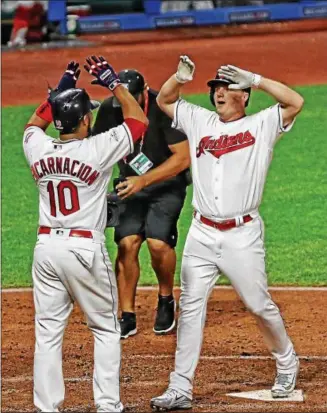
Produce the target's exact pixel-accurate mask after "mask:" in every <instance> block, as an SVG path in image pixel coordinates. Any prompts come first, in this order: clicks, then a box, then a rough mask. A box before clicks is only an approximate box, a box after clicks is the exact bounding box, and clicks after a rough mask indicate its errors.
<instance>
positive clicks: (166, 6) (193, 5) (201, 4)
mask: <svg viewBox="0 0 327 413" xmlns="http://www.w3.org/2000/svg"><path fill="white" fill-rule="evenodd" d="M298 1H299V0H283V1H280V0H162V3H161V13H165V12H168V11H187V10H191V9H193V10H210V9H213V8H215V7H236V6H263V5H264V4H274V3H284V2H287V3H290V2H298Z"/></svg>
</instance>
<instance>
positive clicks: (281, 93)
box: [258, 77, 304, 127]
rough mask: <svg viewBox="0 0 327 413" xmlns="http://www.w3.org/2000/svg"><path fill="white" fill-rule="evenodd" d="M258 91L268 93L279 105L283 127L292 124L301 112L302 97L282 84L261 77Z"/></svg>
mask: <svg viewBox="0 0 327 413" xmlns="http://www.w3.org/2000/svg"><path fill="white" fill-rule="evenodd" d="M258 89H261V90H263V91H264V92H266V93H268V94H269V95H270V96H272V97H273V98H274V99H276V100H277V102H279V103H280V105H281V108H282V115H283V126H284V127H285V126H287V125H289V124H290V123H292V121H293V119H294V118H295V116H296V115H297V114H298V113H300V111H301V110H302V107H303V104H304V99H303V97H302V96H301V95H300V94H299V93H297V92H295V90H293V89H291V88H289V87H288V86H286V85H284V84H283V83H280V82H277V81H275V80H271V79H267V78H265V77H262V78H261V80H260V83H259V85H258Z"/></svg>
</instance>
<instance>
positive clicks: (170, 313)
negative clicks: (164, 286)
mask: <svg viewBox="0 0 327 413" xmlns="http://www.w3.org/2000/svg"><path fill="white" fill-rule="evenodd" d="M175 309H176V302H175V300H174V297H173V296H172V295H169V296H168V297H163V296H161V295H159V300H158V308H157V316H156V321H155V323H154V327H153V331H154V332H155V333H156V334H167V333H169V332H170V331H171V330H173V329H174V328H175V324H176V322H175Z"/></svg>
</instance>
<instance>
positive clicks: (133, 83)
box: [113, 69, 145, 107]
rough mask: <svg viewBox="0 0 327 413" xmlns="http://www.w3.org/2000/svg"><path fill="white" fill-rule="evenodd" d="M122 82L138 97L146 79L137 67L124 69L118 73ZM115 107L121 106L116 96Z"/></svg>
mask: <svg viewBox="0 0 327 413" xmlns="http://www.w3.org/2000/svg"><path fill="white" fill-rule="evenodd" d="M118 77H119V80H120V82H121V83H122V84H123V85H125V86H126V87H127V89H128V91H129V93H130V94H131V95H133V96H134V97H135V99H137V97H138V95H139V94H140V93H142V91H143V90H144V88H145V80H144V77H143V75H142V74H141V73H140V72H138V71H137V70H135V69H123V70H121V71H120V72H119V73H118ZM113 106H114V107H119V106H120V103H119V102H118V100H117V99H116V98H114V102H113Z"/></svg>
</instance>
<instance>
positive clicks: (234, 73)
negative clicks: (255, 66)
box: [218, 65, 261, 89]
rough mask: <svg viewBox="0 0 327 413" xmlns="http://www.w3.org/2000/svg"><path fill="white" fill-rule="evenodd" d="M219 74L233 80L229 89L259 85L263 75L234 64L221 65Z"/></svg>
mask: <svg viewBox="0 0 327 413" xmlns="http://www.w3.org/2000/svg"><path fill="white" fill-rule="evenodd" d="M218 73H219V76H220V77H221V78H224V79H227V80H229V81H231V82H233V83H232V84H231V85H229V86H228V88H229V89H248V88H249V87H252V86H259V83H260V80H261V76H260V75H256V74H254V73H252V72H248V71H247V70H243V69H240V68H239V67H236V66H233V65H227V66H221V67H220V68H219V69H218Z"/></svg>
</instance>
